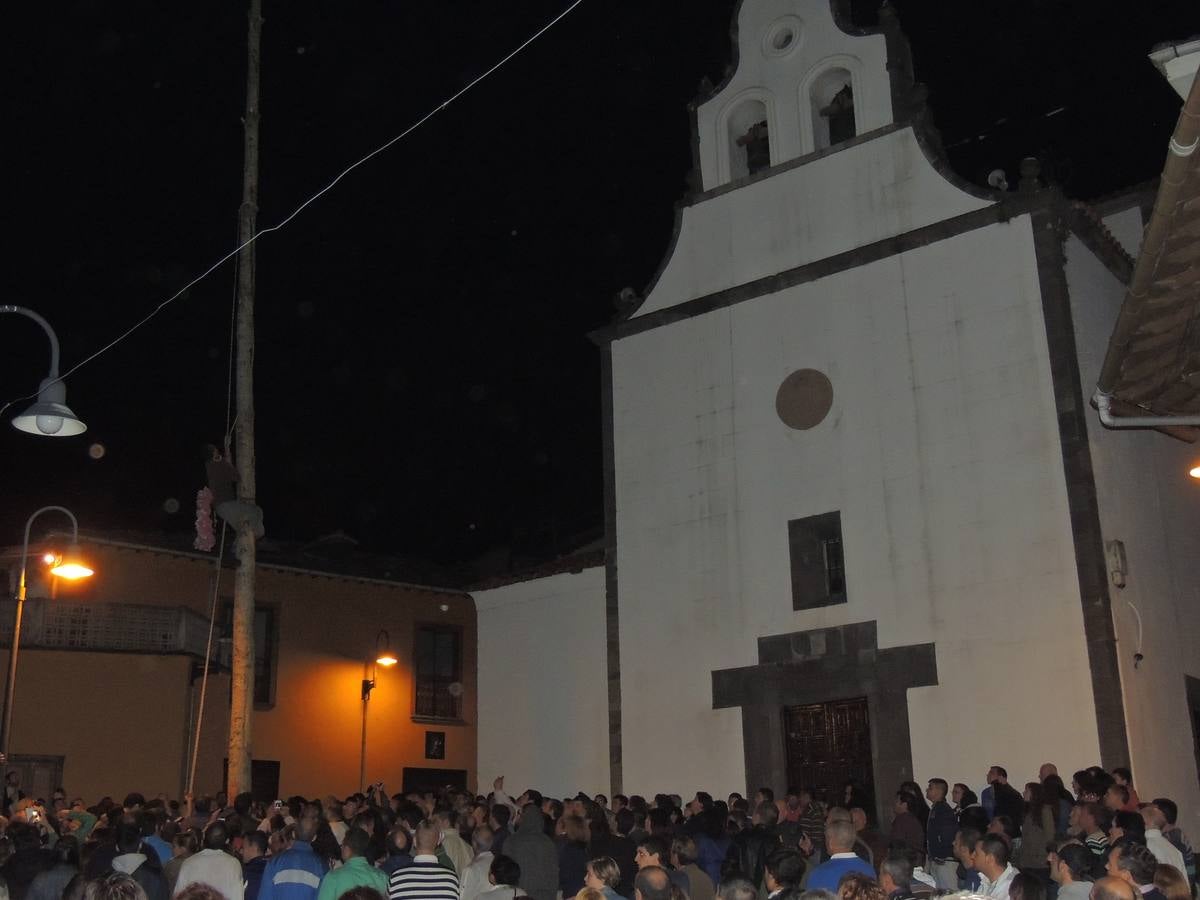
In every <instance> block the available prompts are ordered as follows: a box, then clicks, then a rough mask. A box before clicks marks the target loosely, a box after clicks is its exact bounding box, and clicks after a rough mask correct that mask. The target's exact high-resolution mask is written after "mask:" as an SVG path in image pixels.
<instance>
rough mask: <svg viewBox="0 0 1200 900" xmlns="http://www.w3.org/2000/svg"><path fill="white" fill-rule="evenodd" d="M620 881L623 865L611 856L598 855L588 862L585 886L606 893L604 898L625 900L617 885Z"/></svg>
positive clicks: (606, 899) (607, 899)
mask: <svg viewBox="0 0 1200 900" xmlns="http://www.w3.org/2000/svg"><path fill="white" fill-rule="evenodd" d="M620 883H621V867H620V866H618V865H617V861H616V860H615V859H613V858H612V857H611V856H598V857H596V858H595V859H593V860H591V861H590V862H589V863H588V864H587V874H586V875H585V876H584V879H583V884H584V887H588V888H591V889H592V890H594V891H599V892H600V893H601V894H603V895H604V900H625V898H624V897H622V896H621V895H620V894H618V893H617V885H618V884H620Z"/></svg>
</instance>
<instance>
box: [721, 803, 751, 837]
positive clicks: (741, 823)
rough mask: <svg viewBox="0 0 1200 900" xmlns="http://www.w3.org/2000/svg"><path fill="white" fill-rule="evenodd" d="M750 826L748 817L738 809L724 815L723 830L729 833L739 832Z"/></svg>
mask: <svg viewBox="0 0 1200 900" xmlns="http://www.w3.org/2000/svg"><path fill="white" fill-rule="evenodd" d="M749 827H750V819H749V818H747V816H746V814H745V813H744V812H742V811H741V810H739V809H735V810H733V812H731V813H730V814H729V815H728V816H726V817H725V832H726V833H727V834H729V835H735V834H740V833H741V832H743V831H745V830H746V829H747V828H749Z"/></svg>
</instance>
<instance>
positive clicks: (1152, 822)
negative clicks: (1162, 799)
mask: <svg viewBox="0 0 1200 900" xmlns="http://www.w3.org/2000/svg"><path fill="white" fill-rule="evenodd" d="M1141 814H1142V821H1143V822H1144V823H1145V824H1146V830H1147V831H1154V830H1158V831H1160V832H1161V831H1166V830H1167V816H1166V814H1165V813H1164V812H1163V811H1162V809H1161V808H1159V807H1158V806H1156V805H1155V804H1153V803H1147V804H1146V805H1144V806H1143V807H1142V809H1141Z"/></svg>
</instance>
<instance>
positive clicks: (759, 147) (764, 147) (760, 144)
mask: <svg viewBox="0 0 1200 900" xmlns="http://www.w3.org/2000/svg"><path fill="white" fill-rule="evenodd" d="M737 142H738V146H739V147H741V148H743V149H744V150H745V152H746V172H747V173H748V174H750V175H753V174H755V173H756V172H761V171H762V170H763V169H769V168H770V167H771V142H770V141H769V140H768V139H767V123H766V121H762V122H755V123H754V124H753V125H751V126H750V129H749V130H748V131H747V132H746V133H745V134H743V135H742V136H741V137H740V138H738V140H737Z"/></svg>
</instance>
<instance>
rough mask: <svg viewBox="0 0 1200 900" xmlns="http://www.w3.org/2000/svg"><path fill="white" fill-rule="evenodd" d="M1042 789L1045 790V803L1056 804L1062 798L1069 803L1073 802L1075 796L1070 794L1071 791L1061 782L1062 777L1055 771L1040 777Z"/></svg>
mask: <svg viewBox="0 0 1200 900" xmlns="http://www.w3.org/2000/svg"><path fill="white" fill-rule="evenodd" d="M1042 789H1043V790H1044V791H1045V792H1046V802H1047V803H1054V804H1058V803H1059V802H1060V801H1062V800H1066V801H1067V802H1069V803H1073V802H1075V798H1074V797H1072V796H1071V792H1070V791H1068V790H1067V786H1066V785H1065V784H1063V780H1062V777H1061V776H1060V775H1058V774H1057V773H1055V774H1053V775H1047V776H1046V777H1045V778H1043V779H1042Z"/></svg>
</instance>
